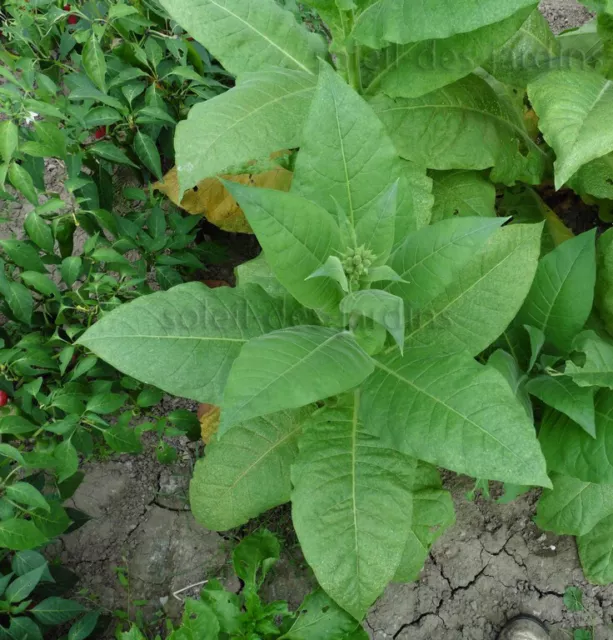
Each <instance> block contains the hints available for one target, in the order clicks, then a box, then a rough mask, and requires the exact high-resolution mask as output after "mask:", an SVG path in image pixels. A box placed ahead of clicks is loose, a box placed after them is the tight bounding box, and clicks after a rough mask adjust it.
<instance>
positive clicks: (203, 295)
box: [79, 282, 313, 404]
mask: <svg viewBox="0 0 613 640" xmlns="http://www.w3.org/2000/svg"><path fill="white" fill-rule="evenodd" d="M309 322H313V316H312V315H311V314H310V313H309V312H307V311H305V310H304V309H301V308H300V307H299V306H298V305H297V304H296V303H295V302H293V301H292V300H289V299H287V298H286V299H278V298H271V297H269V296H268V295H267V294H266V293H265V292H264V291H263V290H262V289H261V288H260V287H258V286H255V285H252V286H246V287H244V288H241V289H231V288H229V287H220V288H217V289H209V288H208V287H205V286H204V285H202V284H200V283H196V282H192V283H189V284H185V285H179V286H178V287H174V288H173V289H170V290H169V291H164V292H159V293H154V294H152V295H149V296H144V297H142V298H138V299H137V300H135V301H133V302H130V303H129V304H124V305H123V306H121V307H119V308H117V309H116V310H114V311H112V312H111V313H109V314H107V315H105V316H104V317H103V318H102V319H101V320H99V321H98V322H97V323H96V324H95V325H93V326H92V327H91V328H90V329H89V330H88V331H86V333H85V334H84V335H83V337H82V338H81V339H80V341H79V342H80V343H81V344H83V345H84V346H86V347H87V348H89V349H91V350H92V351H94V353H96V354H97V355H99V356H100V357H101V358H103V359H105V360H106V361H107V362H109V363H110V364H112V365H113V366H114V367H115V368H117V369H119V370H120V371H123V372H124V373H126V374H127V375H130V376H132V377H134V378H137V379H139V380H141V381H142V382H146V383H148V384H152V385H154V386H156V387H158V388H160V389H163V390H164V391H166V392H168V393H172V394H175V395H179V396H183V397H186V398H192V399H194V400H199V401H200V402H210V403H212V404H219V402H220V401H221V397H222V391H223V388H224V386H225V382H226V379H227V376H228V373H229V371H230V367H231V365H232V361H233V360H234V358H235V357H236V356H237V355H238V353H239V352H240V350H241V348H242V346H243V345H244V344H245V343H246V342H247V341H248V340H250V339H251V338H254V337H256V336H259V335H263V334H265V333H268V332H270V331H275V330H277V329H281V328H282V327H285V326H293V325H294V324H301V323H302V324H308V323H309ZM196 372H197V373H196Z"/></svg>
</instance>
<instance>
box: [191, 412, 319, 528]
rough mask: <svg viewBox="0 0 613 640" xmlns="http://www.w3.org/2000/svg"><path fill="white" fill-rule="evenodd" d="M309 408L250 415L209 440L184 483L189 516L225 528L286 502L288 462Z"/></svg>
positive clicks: (294, 450)
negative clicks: (188, 488)
mask: <svg viewBox="0 0 613 640" xmlns="http://www.w3.org/2000/svg"><path fill="white" fill-rule="evenodd" d="M312 409H313V408H312V407H311V408H305V409H298V410H294V411H282V412H279V413H275V414H273V415H269V416H264V417H262V418H253V419H251V420H249V421H247V422H244V423H242V424H239V425H236V426H234V427H233V428H232V429H230V430H229V431H228V432H227V433H225V434H224V435H223V437H221V438H217V439H214V440H213V441H212V442H211V443H210V444H209V445H208V446H207V448H206V454H205V456H204V458H203V459H201V460H199V461H198V462H197V463H196V468H195V470H194V476H193V478H192V481H191V484H190V506H191V509H192V512H193V514H194V517H195V518H196V519H197V520H198V521H199V522H201V523H202V524H203V525H204V526H205V527H207V528H208V529H213V530H214V531H227V530H228V529H233V528H234V527H238V526H241V525H243V524H245V523H246V522H248V521H249V520H250V519H251V518H256V517H257V516H259V515H260V514H261V513H264V511H267V510H268V509H272V508H273V507H276V506H278V505H280V504H283V503H285V502H289V500H290V497H291V489H292V485H291V481H290V466H291V464H292V463H293V461H294V458H295V457H296V454H297V453H298V444H297V439H298V435H299V434H300V431H301V429H302V424H303V422H304V420H305V419H306V418H307V417H308V416H309V414H310V412H311V411H312Z"/></svg>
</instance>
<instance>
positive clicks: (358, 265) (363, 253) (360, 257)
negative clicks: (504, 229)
mask: <svg viewBox="0 0 613 640" xmlns="http://www.w3.org/2000/svg"><path fill="white" fill-rule="evenodd" d="M376 257H377V256H375V254H374V253H373V252H372V251H371V250H370V249H367V248H366V246H365V245H362V246H361V247H357V248H356V249H347V251H346V252H345V253H344V255H343V256H342V258H341V261H342V263H343V269H344V270H345V273H346V274H347V278H349V280H351V282H352V283H354V284H357V283H358V282H359V281H360V279H361V278H363V277H365V276H367V275H368V269H369V268H370V267H371V266H372V263H373V262H374V261H375V259H376Z"/></svg>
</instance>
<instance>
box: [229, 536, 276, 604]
mask: <svg viewBox="0 0 613 640" xmlns="http://www.w3.org/2000/svg"><path fill="white" fill-rule="evenodd" d="M280 556H281V545H280V544H279V540H278V538H277V537H276V536H274V535H273V534H272V533H270V531H267V530H266V529H260V530H259V531H256V532H255V533H252V534H251V535H249V536H247V537H246V538H243V540H241V542H240V543H239V544H238V545H237V546H236V548H235V549H234V551H233V552H232V565H233V567H234V572H235V573H236V575H237V576H238V577H239V578H240V579H241V580H242V581H243V582H244V583H245V588H246V589H247V590H248V591H249V592H251V593H255V592H257V591H258V589H259V588H260V587H261V586H262V583H263V582H264V579H265V578H266V575H267V573H268V572H269V571H270V569H271V568H272V566H273V565H274V564H275V562H277V560H278V559H279V557H280Z"/></svg>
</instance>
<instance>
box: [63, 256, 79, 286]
mask: <svg viewBox="0 0 613 640" xmlns="http://www.w3.org/2000/svg"><path fill="white" fill-rule="evenodd" d="M82 265H83V260H82V259H81V258H79V257H78V256H71V257H68V258H64V259H63V260H62V266H61V267H60V273H61V275H62V280H63V281H64V282H65V283H66V285H67V286H68V287H72V285H73V284H74V283H75V282H76V281H77V279H78V278H79V276H80V275H81V268H82Z"/></svg>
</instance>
